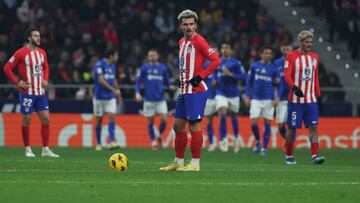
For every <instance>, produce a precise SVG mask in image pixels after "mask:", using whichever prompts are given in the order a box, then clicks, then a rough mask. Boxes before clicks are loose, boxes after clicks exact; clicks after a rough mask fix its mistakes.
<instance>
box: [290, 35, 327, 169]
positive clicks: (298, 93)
mask: <svg viewBox="0 0 360 203" xmlns="http://www.w3.org/2000/svg"><path fill="white" fill-rule="evenodd" d="M313 37H314V35H313V33H312V32H310V31H307V30H304V31H301V32H300V33H299V34H298V40H299V41H300V47H299V49H297V50H294V51H292V52H289V53H288V54H287V55H286V60H285V64H284V71H285V82H286V84H287V85H288V86H289V88H290V93H289V97H288V100H289V106H288V112H289V113H288V120H287V125H288V131H287V133H286V141H285V154H286V163H287V164H296V161H295V159H294V157H293V153H294V137H295V129H296V128H301V124H302V122H303V121H304V124H305V127H306V128H308V129H309V132H310V143H311V154H312V156H311V162H312V163H313V164H322V163H323V162H324V161H325V158H324V157H320V156H318V154H319V140H318V132H317V126H318V117H319V112H318V106H317V97H320V84H319V77H318V68H319V56H318V55H317V54H316V53H314V52H312V51H311V49H312V42H313Z"/></svg>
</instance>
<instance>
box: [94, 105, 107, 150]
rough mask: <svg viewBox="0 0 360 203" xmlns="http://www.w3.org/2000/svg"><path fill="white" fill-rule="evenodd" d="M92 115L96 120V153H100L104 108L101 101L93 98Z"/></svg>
mask: <svg viewBox="0 0 360 203" xmlns="http://www.w3.org/2000/svg"><path fill="white" fill-rule="evenodd" d="M92 102H93V114H94V116H95V118H96V124H95V135H96V147H95V149H96V151H101V150H102V147H101V130H102V118H103V114H104V111H105V110H104V108H103V105H102V104H101V100H97V99H95V98H93V101H92Z"/></svg>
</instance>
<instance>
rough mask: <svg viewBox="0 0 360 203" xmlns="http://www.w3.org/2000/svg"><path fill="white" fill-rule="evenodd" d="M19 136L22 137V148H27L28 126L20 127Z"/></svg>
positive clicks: (28, 142) (28, 140)
mask: <svg viewBox="0 0 360 203" xmlns="http://www.w3.org/2000/svg"><path fill="white" fill-rule="evenodd" d="M21 132H22V133H21V134H22V137H23V142H24V146H25V147H27V146H29V145H30V131H29V126H22V129H21Z"/></svg>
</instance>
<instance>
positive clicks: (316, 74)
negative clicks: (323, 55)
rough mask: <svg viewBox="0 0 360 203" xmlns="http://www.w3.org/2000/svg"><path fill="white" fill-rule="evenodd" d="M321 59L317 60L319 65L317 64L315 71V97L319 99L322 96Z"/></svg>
mask: <svg viewBox="0 0 360 203" xmlns="http://www.w3.org/2000/svg"><path fill="white" fill-rule="evenodd" d="M319 64H320V62H319V58H317V64H316V70H315V81H314V82H315V87H314V89H315V95H316V96H317V97H320V96H321V91H320V81H319Z"/></svg>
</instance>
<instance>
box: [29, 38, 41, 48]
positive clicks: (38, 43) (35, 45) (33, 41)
mask: <svg viewBox="0 0 360 203" xmlns="http://www.w3.org/2000/svg"><path fill="white" fill-rule="evenodd" d="M30 44H31V45H32V46H34V47H38V46H40V40H38V41H36V40H35V39H31V40H30Z"/></svg>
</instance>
